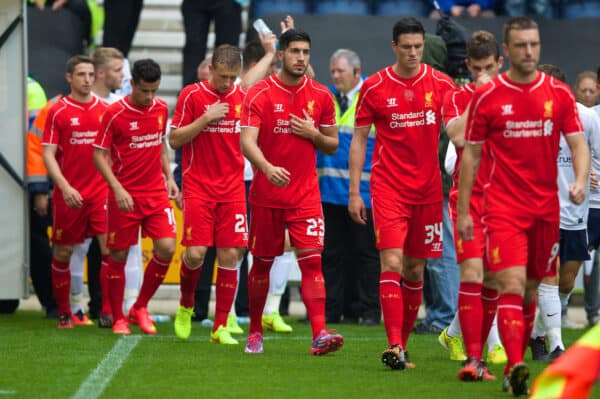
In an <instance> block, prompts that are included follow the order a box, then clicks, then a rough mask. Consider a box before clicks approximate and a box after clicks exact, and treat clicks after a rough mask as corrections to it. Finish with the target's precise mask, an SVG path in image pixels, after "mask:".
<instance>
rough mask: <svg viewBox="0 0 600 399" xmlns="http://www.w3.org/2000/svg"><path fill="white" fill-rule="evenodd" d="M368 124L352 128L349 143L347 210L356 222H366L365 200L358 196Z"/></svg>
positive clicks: (368, 129)
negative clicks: (352, 132)
mask: <svg viewBox="0 0 600 399" xmlns="http://www.w3.org/2000/svg"><path fill="white" fill-rule="evenodd" d="M370 130H371V127H370V126H361V127H356V128H355V129H354V134H353V135H352V141H351V143H350V159H349V160H348V163H349V169H350V198H349V199H348V212H349V213H350V217H351V218H352V220H354V221H355V222H356V223H359V224H366V220H367V209H366V207H365V202H364V201H363V199H362V197H361V196H360V178H361V176H362V170H363V167H364V165H365V158H366V152H367V140H368V138H369V131H370Z"/></svg>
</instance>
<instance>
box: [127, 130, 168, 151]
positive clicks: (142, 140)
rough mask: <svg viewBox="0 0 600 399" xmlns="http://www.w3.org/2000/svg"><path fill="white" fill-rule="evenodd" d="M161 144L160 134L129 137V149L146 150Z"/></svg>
mask: <svg viewBox="0 0 600 399" xmlns="http://www.w3.org/2000/svg"><path fill="white" fill-rule="evenodd" d="M161 144H162V134H161V133H160V132H156V133H148V134H145V135H143V136H131V143H129V148H131V149H136V148H148V147H155V146H158V145H161Z"/></svg>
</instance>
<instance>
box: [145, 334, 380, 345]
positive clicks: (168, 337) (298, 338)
mask: <svg viewBox="0 0 600 399" xmlns="http://www.w3.org/2000/svg"><path fill="white" fill-rule="evenodd" d="M342 335H343V334H342ZM139 336H140V337H141V335H139ZM143 337H144V339H149V340H152V341H176V342H181V343H185V342H208V340H209V337H208V336H201V335H196V336H194V335H192V336H191V337H189V338H188V339H186V340H182V339H179V338H177V337H176V336H174V335H144V336H143ZM343 337H344V340H346V341H356V342H371V341H381V340H382V339H381V338H371V337H354V336H352V337H348V336H345V335H343ZM236 339H237V340H238V341H240V342H245V340H246V336H244V335H240V336H236ZM263 340H265V341H311V340H312V337H311V336H308V335H306V336H301V335H291V336H290V335H276V336H266V337H264V338H263Z"/></svg>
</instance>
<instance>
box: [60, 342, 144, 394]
mask: <svg viewBox="0 0 600 399" xmlns="http://www.w3.org/2000/svg"><path fill="white" fill-rule="evenodd" d="M141 339H142V336H141V335H134V336H122V337H121V338H119V340H118V341H117V343H116V344H115V345H114V346H113V347H112V349H111V350H110V352H108V353H107V354H106V356H104V359H102V361H101V362H100V363H99V364H98V367H96V368H95V369H94V371H92V373H91V374H90V375H89V376H88V378H86V379H85V381H83V383H82V384H81V386H80V387H79V389H78V390H77V392H75V395H73V397H72V398H71V399H96V398H98V397H100V395H102V392H103V391H104V389H105V388H106V386H107V385H108V383H109V382H110V380H111V379H112V378H113V376H114V375H115V374H116V373H117V371H118V370H119V369H120V368H121V366H122V365H123V362H124V361H125V359H127V357H128V356H129V354H130V353H131V351H132V350H133V348H135V347H136V345H137V344H138V342H140V340H141Z"/></svg>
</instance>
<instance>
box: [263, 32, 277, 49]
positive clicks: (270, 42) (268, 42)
mask: <svg viewBox="0 0 600 399" xmlns="http://www.w3.org/2000/svg"><path fill="white" fill-rule="evenodd" d="M258 38H259V39H260V44H261V45H262V47H263V49H264V50H265V53H267V54H269V53H270V54H274V53H275V50H276V47H275V46H276V45H277V36H276V35H275V34H274V33H267V34H266V35H263V34H262V33H260V32H259V33H258Z"/></svg>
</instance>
